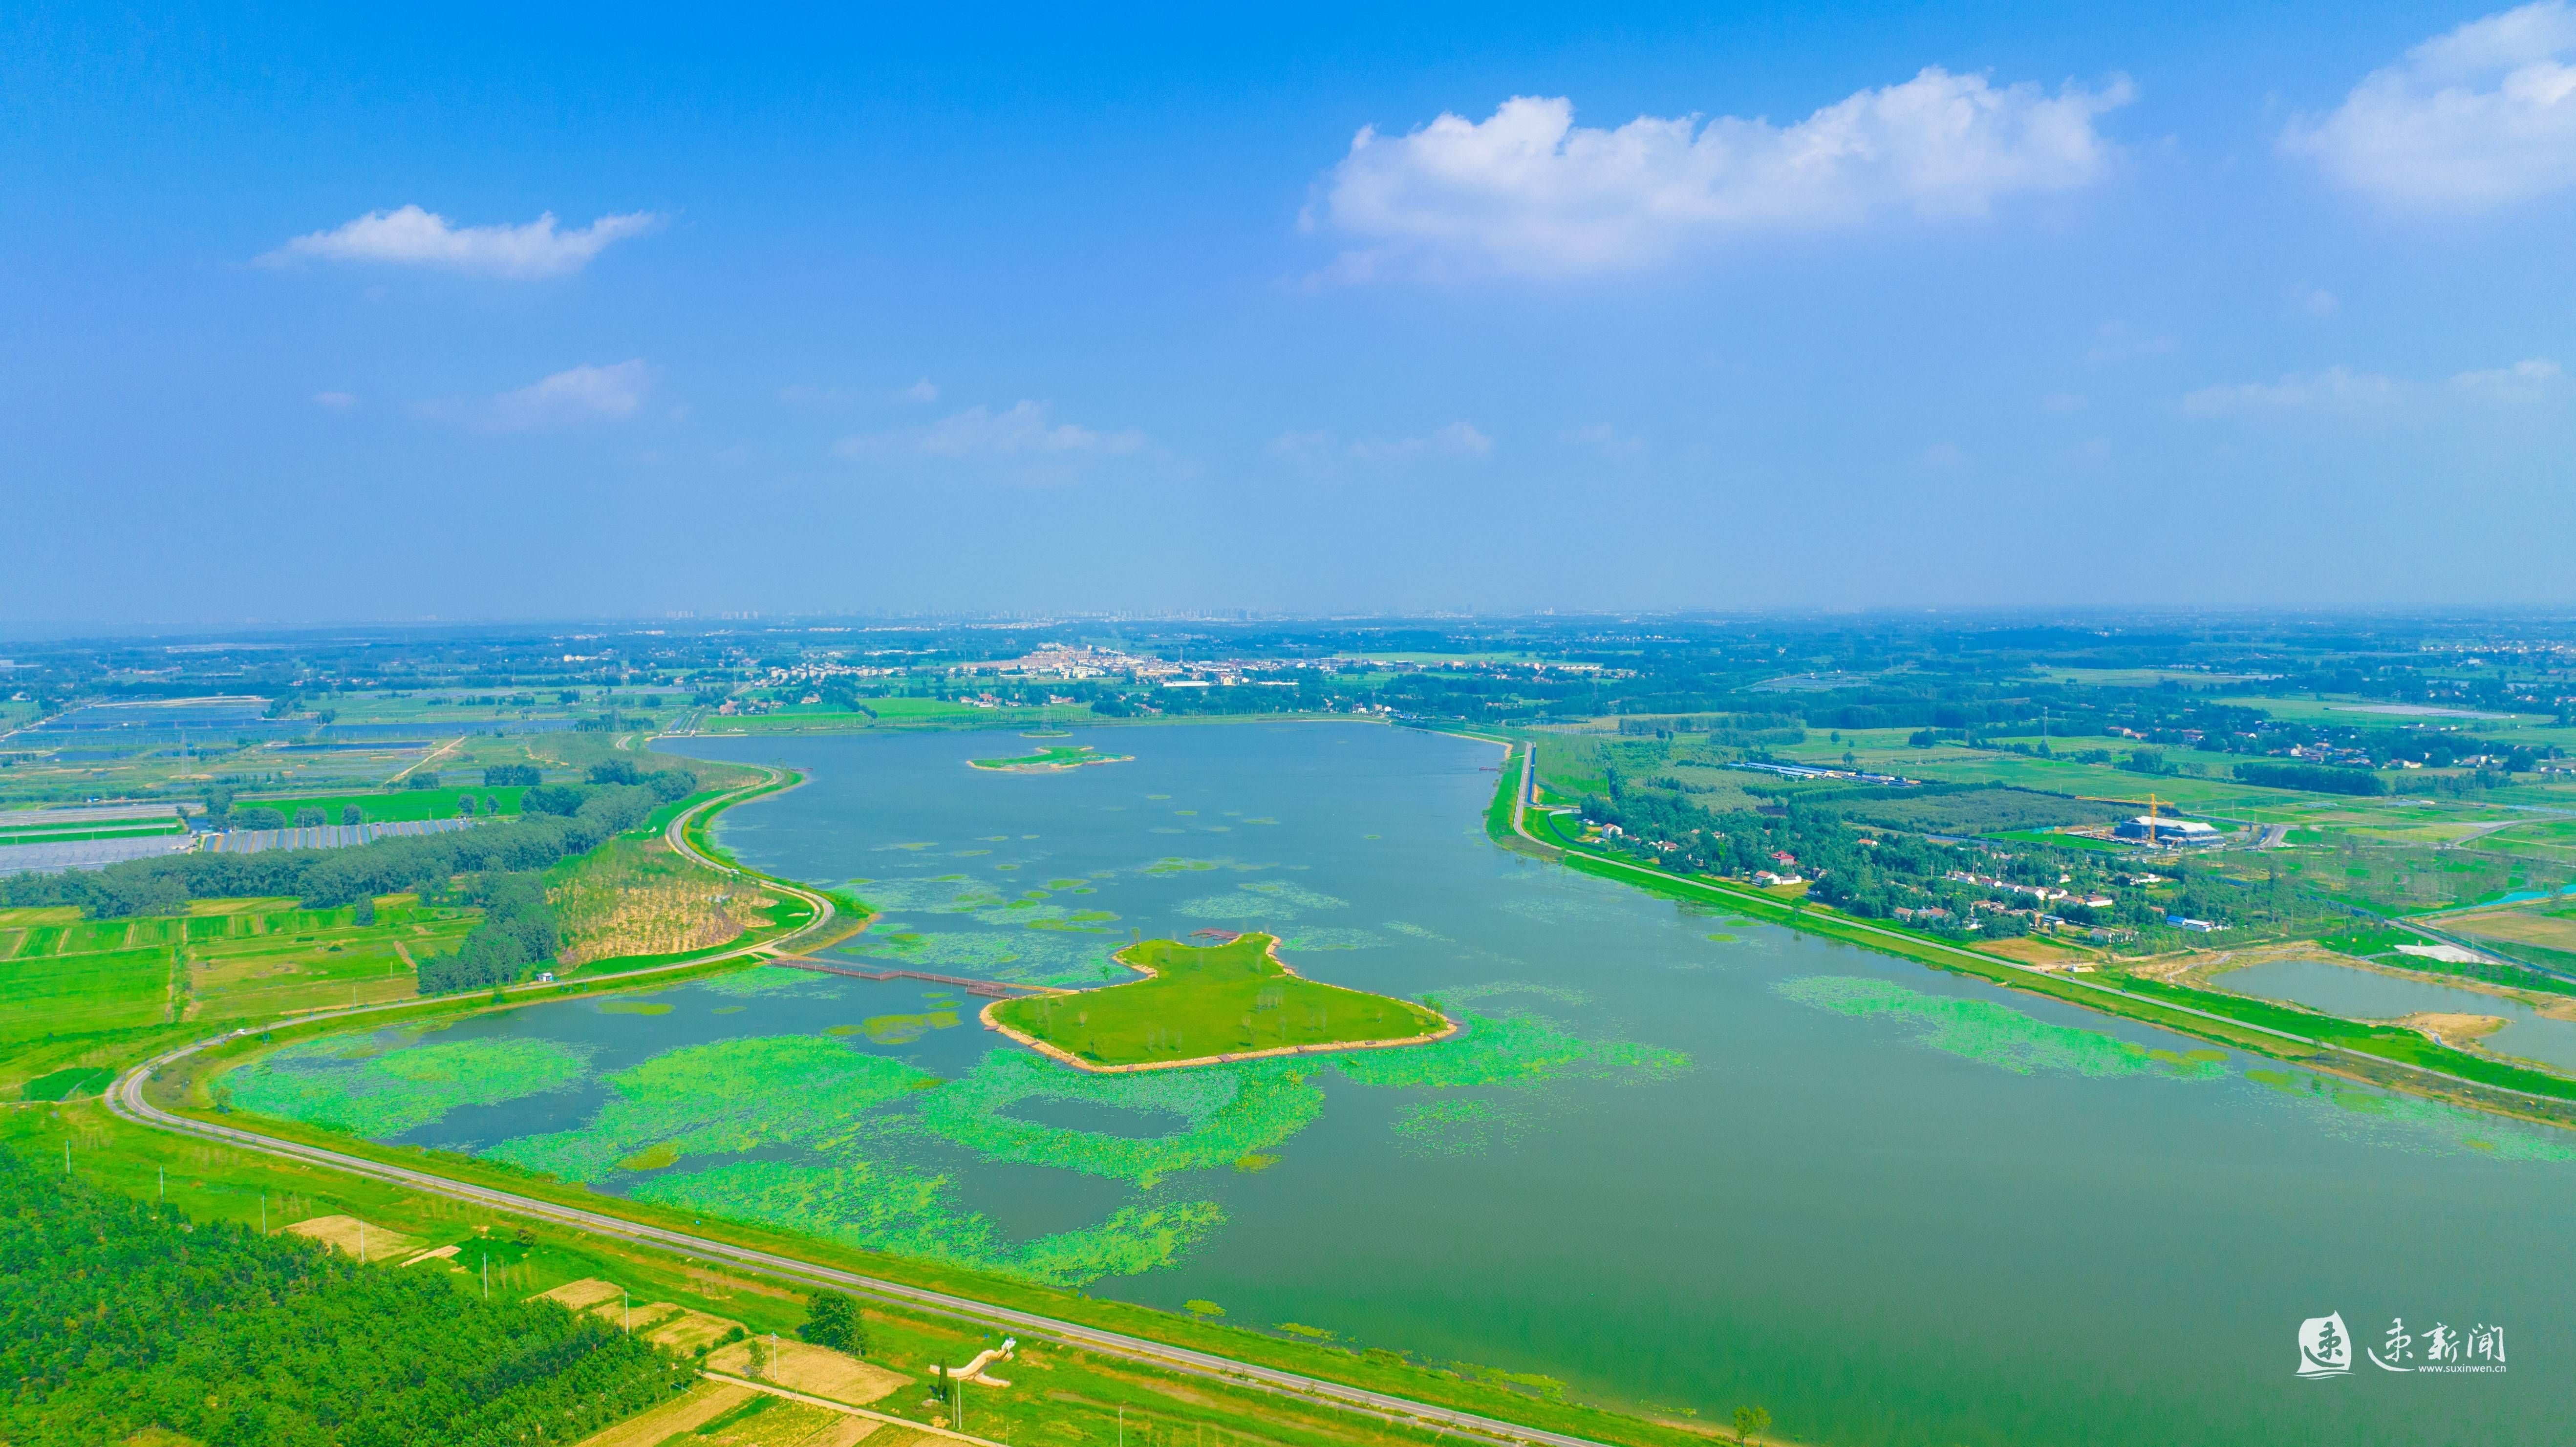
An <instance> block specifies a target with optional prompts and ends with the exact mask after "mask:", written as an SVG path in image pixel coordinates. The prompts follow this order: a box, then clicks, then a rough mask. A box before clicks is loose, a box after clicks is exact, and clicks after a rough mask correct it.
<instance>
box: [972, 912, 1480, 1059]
mask: <svg viewBox="0 0 2576 1447" xmlns="http://www.w3.org/2000/svg"><path fill="white" fill-rule="evenodd" d="M1276 943H1277V941H1276V940H1274V939H1273V938H1272V937H1271V936H1269V935H1261V934H1248V935H1243V936H1241V937H1239V938H1237V939H1235V940H1234V941H1233V942H1232V943H1230V944H1222V945H1209V946H1196V945H1185V944H1181V943H1180V942H1178V941H1176V940H1146V941H1144V942H1143V943H1141V944H1135V945H1130V946H1129V947H1127V948H1126V949H1124V950H1121V951H1119V953H1118V959H1119V960H1120V961H1121V962H1123V963H1125V964H1127V965H1129V966H1130V967H1132V968H1136V969H1142V970H1146V971H1150V972H1151V974H1150V977H1149V978H1147V979H1142V980H1136V981H1132V982H1130V983H1128V984H1124V985H1111V986H1109V987H1107V988H1105V989H1098V990H1084V991H1081V992H1078V993H1075V994H1070V995H1041V996H1037V997H1035V998H1031V999H1023V1000H1012V1001H1009V1002H1007V1003H1005V1004H1002V1005H1000V1006H998V1007H996V1008H995V1009H994V1012H993V1016H994V1018H995V1019H996V1020H998V1021H1000V1022H1001V1023H1003V1024H1005V1025H1008V1026H1010V1027H1011V1028H1012V1029H1014V1030H1018V1031H1020V1032H1022V1033H1023V1034H1026V1035H1029V1036H1031V1037H1033V1038H1035V1039H1038V1040H1042V1041H1044V1042H1046V1043H1047V1044H1049V1045H1053V1046H1055V1047H1056V1048H1057V1049H1059V1050H1063V1051H1065V1052H1066V1053H1068V1054H1071V1055H1077V1056H1080V1057H1081V1058H1082V1059H1084V1060H1088V1061H1094V1062H1097V1063H1099V1064H1102V1065H1135V1064H1144V1063H1169V1062H1175V1061H1182V1060H1194V1059H1201V1058H1205V1057H1209V1056H1215V1055H1223V1054H1230V1053H1233V1052H1237V1051H1244V1050H1276V1049H1281V1048H1283V1047H1289V1046H1301V1045H1302V1046H1316V1045H1349V1044H1357V1043H1361V1042H1365V1041H1378V1040H1412V1039H1417V1038H1427V1037H1429V1036H1433V1035H1436V1034H1438V1033H1440V1032H1441V1031H1443V1030H1445V1029H1446V1028H1447V1025H1448V1022H1447V1021H1446V1020H1444V1019H1443V1018H1442V1017H1441V1016H1440V1014H1439V1013H1438V1012H1437V1011H1433V1010H1428V1009H1425V1008H1424V1007H1422V1006H1420V1005H1416V1004H1413V1003H1411V1002H1409V1001H1405V1000H1398V999H1393V998H1391V997H1389V996H1385V995H1372V994H1370V993H1368V992H1367V991H1365V990H1348V989H1344V988H1342V987H1341V986H1339V985H1327V984H1323V983H1320V982H1318V981H1315V980H1309V979H1306V978H1304V977H1302V976H1299V975H1295V974H1291V973H1290V972H1289V971H1288V970H1287V968H1286V967H1284V966H1283V965H1281V964H1280V963H1279V961H1278V959H1277V958H1276V957H1275V956H1273V955H1272V954H1271V953H1270V951H1271V947H1272V946H1273V945H1274V944H1276Z"/></svg>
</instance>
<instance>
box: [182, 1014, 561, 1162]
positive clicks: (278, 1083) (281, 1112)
mask: <svg viewBox="0 0 2576 1447" xmlns="http://www.w3.org/2000/svg"><path fill="white" fill-rule="evenodd" d="M589 1065H590V1055H589V1052H588V1051H586V1050H583V1049H582V1048H580V1047H578V1046H574V1045H567V1044H563V1043H561V1042H559V1041H554V1040H501V1039H482V1040H446V1041H440V1042H438V1043H436V1044H430V1045H414V1046H411V1047H409V1048H407V1049H399V1048H398V1049H387V1048H385V1045H384V1042H383V1041H382V1039H381V1038H380V1037H378V1036H376V1035H374V1034H372V1033H369V1034H362V1035H328V1036H324V1037H322V1038H321V1039H318V1040H307V1041H303V1042H301V1043H299V1044H295V1045H289V1046H287V1047H286V1048H285V1049H283V1050H279V1051H277V1052H276V1053H274V1054H272V1055H270V1056H268V1057H267V1058H266V1059H264V1060H261V1061H259V1062H257V1063H256V1064H253V1065H249V1066H245V1067H244V1068H242V1069H240V1070H237V1071H235V1072H233V1073H232V1075H230V1076H229V1077H227V1078H226V1080H225V1084H226V1086H227V1087H229V1088H230V1090H231V1091H232V1102H233V1105H234V1106H235V1107H236V1108H237V1109H241V1110H250V1111H257V1112H259V1113H260V1114H262V1115H273V1116H278V1117H281V1118H283V1119H286V1120H296V1121H302V1122H304V1123H305V1124H307V1125H318V1126H326V1127H329V1128H331V1129H333V1130H345V1131H354V1132H356V1133H357V1134H359V1135H364V1136H370V1137H374V1138H377V1139H382V1138H385V1137H388V1136H398V1135H401V1134H402V1133H404V1132H405V1131H409V1130H413V1129H416V1128H418V1127H420V1126H424V1125H428V1124H429V1123H431V1122H432V1121H435V1120H437V1119H438V1118H439V1117H441V1116H443V1115H445V1114H447V1113H448V1112H449V1111H451V1110H455V1109H457V1108H458V1107H460V1106H469V1105H498V1104H500V1103H502V1102H503V1101H510V1100H517V1099H519V1098H521V1097H523V1096H530V1095H539V1094H543V1093H544V1092H546V1091H550V1090H561V1089H563V1088H565V1087H566V1086H570V1085H576V1084H579V1083H580V1081H581V1080H582V1078H583V1076H584V1074H585V1073H586V1072H587V1071H588V1069H589Z"/></svg>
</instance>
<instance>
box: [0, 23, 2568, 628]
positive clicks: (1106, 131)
mask: <svg viewBox="0 0 2576 1447" xmlns="http://www.w3.org/2000/svg"><path fill="white" fill-rule="evenodd" d="M0 118H5V121H6V131H5V134H6V139H5V140H0V159H5V163H6V168H5V175H6V176H7V186H8V194H9V198H10V202H11V204H9V205H7V206H6V207H0V307H5V308H6V314H7V316H8V319H9V325H8V326H7V327H6V329H5V334H4V335H5V339H4V340H0V379H5V394H0V395H5V401H0V449H5V455H6V456H7V457H8V458H9V459H10V460H9V462H8V464H7V476H8V478H9V485H8V486H7V488H6V489H5V499H0V500H5V504H6V516H7V517H8V519H9V531H10V534H11V538H12V543H13V546H12V547H11V548H10V549H9V550H8V552H9V557H10V566H9V567H8V568H7V569H5V570H0V633H9V632H23V631H27V630H33V631H35V632H38V633H41V632H46V631H50V630H55V629H66V628H72V629H76V628H77V627H80V626H84V625H141V624H149V625H156V626H170V627H185V626H190V625H206V626H287V625H295V624H303V623H317V622H324V621H333V620H378V621H395V620H404V619H414V620H418V619H427V618H432V617H435V618H437V619H440V620H443V621H451V622H454V621H473V620H482V619H494V620H497V619H510V618H544V619H556V620H569V619H579V618H613V619H630V620H632V619H648V620H649V619H650V618H653V617H656V616H659V615H663V614H667V613H688V614H694V615H696V618H697V620H698V621H700V622H704V621H706V620H708V619H710V618H712V617H713V616H715V615H717V614H720V613H749V612H755V611H756V612H760V613H764V614H767V615H770V616H772V617H776V616H780V615H802V616H805V617H814V616H817V615H850V616H861V615H896V614H913V615H931V614H949V615H957V614H985V615H994V614H1001V613H1008V612H1014V611H1023V612H1041V613H1045V612H1055V613H1064V614H1076V613H1090V614H1101V613H1114V612H1128V613H1135V614H1140V615H1163V616H1169V615H1176V614H1186V613H1190V612H1204V613H1209V614H1225V613H1233V612H1236V611H1238V610H1248V611H1250V612H1251V613H1252V614H1254V615H1255V616H1260V615H1265V614H1267V615H1285V616H1313V615H1317V614H1332V613H1379V614H1407V613H1411V614H1425V613H1432V612H1480V613H1487V614H1502V613H1534V612H1537V611H1539V610H1542V609H1548V608H1555V609H1559V610H1563V611H1566V612H1593V611H1601V612H1610V613H1619V612H1640V611H1644V612H1665V611H1688V610H1714V611H1750V610H1769V609H1790V610H1795V609H1806V608H1863V609H1895V608H1916V607H1939V608H1945V609H1966V610H1984V609H2011V608H2039V609H2052V608H2081V607H2095V606H2098V607H2105V608H2114V609H2118V608H2161V607H2177V606H2202V605H2208V606H2220V607H2240V606H2243V607H2257V608H2272V607H2313V608H2317V609H2321V610H2338V609H2349V608H2370V607H2406V606H2421V605H2435V604H2439V605H2457V606H2476V607H2484V606H2507V607H2522V606H2544V607H2545V606H2551V605H2558V604H2564V603H2567V602H2570V601H2576V588H2571V587H2570V585H2569V578H2570V570H2569V569H2568V568H2567V567H2566V566H2565V565H2564V563H2563V562H2562V561H2561V558H2562V555H2563V553H2564V550H2565V548H2566V545H2567V544H2568V542H2569V541H2570V540H2571V539H2570V536H2569V534H2570V525H2569V523H2568V522H2567V521H2566V518H2565V511H2564V499H2565V497H2566V495H2567V487H2566V484H2567V481H2568V478H2569V464H2568V461H2567V459H2568V458H2569V457H2571V456H2576V379H2571V378H2570V377H2569V376H2568V375H2567V369H2568V368H2569V367H2571V366H2576V333H2572V332H2571V322H2576V274H2571V269H2570V268H2569V267H2568V266H2567V264H2566V254H2567V250H2566V244H2565V237H2566V236H2567V235H2569V234H2571V231H2576V9H2571V8H2570V7H2569V6H2568V5H2566V4H2564V3H2555V0H2552V3H2541V4H2534V5H2527V6H2522V7H2519V8H2508V7H2493V6H2489V7H2478V6H2467V7H2453V8H2435V9H2426V8H2424V7H2420V6H2415V7H2398V6H2392V5H2385V4H2380V5H2364V6H2360V7H2343V6H2338V7H2334V8H2328V7H2325V6H2323V5H2315V4H2307V5H2298V6H2290V7H2266V8H2265V9H2264V10H2263V11H2262V12H2261V13H2259V14H2248V13H2244V12H2242V11H2241V10H2239V9H2235V8H2222V7H2218V6H2214V5H2202V6H2186V7H2181V8H2176V9H2168V10H2161V11H2158V12H2157V13H2156V14H2155V15H2154V16H2153V17H2152V18H2151V19H2145V20H2142V18H2141V17H2140V16H2139V15H2138V14H2137V13H2136V12H2134V11H2114V10H2109V9H2099V10H2086V11H2077V12H2050V13H2049V15H2048V16H2046V17H2045V18H2041V17H2037V16H2034V15H2033V14H2031V13H2030V12H2027V11H2025V10H2022V9H2019V8H2011V7H2004V6H1997V5H1986V6H1976V7H1943V8H1939V9H1933V8H1928V7H1927V8H1905V7H1890V6H1882V7H1873V8H1870V9H1866V10H1860V11H1849V12H1837V13H1833V14H1791V15H1781V14H1778V13H1775V12H1772V11H1767V10H1755V9H1753V8H1751V7H1747V6H1731V7H1722V8H1719V9H1716V10H1710V9H1707V8H1705V7H1692V8H1683V7H1639V8H1634V9H1630V10H1626V11H1622V12H1619V13H1617V14H1612V15H1590V14H1587V15H1584V16H1568V15H1566V14H1564V13H1562V12H1559V11H1553V10H1540V9H1537V8H1535V7H1533V8H1528V9H1517V10H1500V11H1497V10H1494V9H1492V8H1490V7H1478V8H1474V9H1470V8H1467V7H1414V8H1409V9H1407V10H1404V11H1402V12H1400V13H1395V14H1388V13H1383V12H1381V11H1378V10H1365V11H1364V10H1358V9H1349V10H1342V9H1321V10H1318V9H1314V8H1312V7H1305V8H1300V9H1299V10H1297V11H1295V12H1293V13H1290V12H1284V11H1283V12H1278V13H1267V14H1226V15H1211V14H1205V13H1195V12H1193V13H1178V12H1175V13H1171V14H1147V13H1144V12H1135V13H1130V14H1127V15H1112V14H1097V15H1089V16H1082V17H1067V16H1064V15H1060V14H1048V13H1040V12H1035V11H1031V12H1027V13H1024V14H1022V15H1019V16H1018V17H1016V18H1010V17H994V16H989V15H984V16H977V17H973V18H951V17H945V16H935V15H924V14H921V13H917V12H893V11H887V12H877V13H868V12H848V11H839V12H828V13H827V12H812V13H807V14H802V15H790V16H776V17H771V18H769V19H768V20H767V21H765V22H764V23H762V24H760V25H758V26H753V25H748V24H745V23H743V22H742V21H740V20H738V19H735V18H733V17H726V18H725V22H724V23H718V22H717V21H716V20H715V19H713V18H711V17H709V16H707V15H705V14H702V13H696V12H679V11H667V12H642V13H633V12H620V13H619V15H618V17H617V20H616V22H615V23H614V24H604V23H602V22H601V21H600V19H599V18H598V17H590V16H581V15H575V14H572V13H569V12H565V13H560V14H556V13H546V14H535V15H531V14H526V13H521V12H515V11H502V10H498V9H491V10H449V11H441V12H440V13H438V14H437V15H436V16H434V17H412V16H403V15H369V16H364V17H356V18H352V17H349V16H345V15H340V14H328V15H326V14H325V13H324V12H320V11H312V12H307V13H304V14H300V15H284V16H281V15H277V14H272V13H257V14H253V13H248V12H218V13H214V14H211V15H210V14H206V13H203V12H189V13H186V14H184V15H183V14H176V13H174V14H170V15H154V14H151V13H148V12H138V13H124V12H120V13H118V14H115V15H108V14H103V13H101V12H97V11H95V10H94V9H90V8H84V7H71V6H45V5H39V6H35V7H30V8H23V9H20V10H18V11H15V12H13V13H12V14H11V15H9V16H7V17H5V18H0Z"/></svg>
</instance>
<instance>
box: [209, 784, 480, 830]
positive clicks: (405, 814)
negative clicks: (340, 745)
mask: <svg viewBox="0 0 2576 1447" xmlns="http://www.w3.org/2000/svg"><path fill="white" fill-rule="evenodd" d="M526 792H527V790H526V789H524V788H522V787H519V786H516V785H513V786H511V787H508V788H502V789H483V788H475V787H471V786H468V787H465V788H458V789H383V790H378V791H377V792H375V793H372V794H273V795H271V794H263V795H248V794H245V795H243V796H241V797H239V798H236V799H234V800H233V807H234V808H235V809H275V810H277V811H278V812H279V813H281V814H284V815H285V816H286V820H287V822H288V823H290V824H292V823H294V822H295V811H296V810H298V809H319V810H321V811H322V813H323V816H324V817H323V822H324V823H326V824H337V823H339V822H340V811H341V810H342V809H344V808H346V807H348V806H349V805H351V804H355V805H357V806H358V810H359V812H360V813H362V814H364V815H365V816H366V820H367V822H368V823H370V824H394V823H400V822H402V821H404V820H409V819H453V818H455V817H456V813H457V810H456V800H457V798H458V796H459V795H464V794H471V795H473V796H474V812H475V814H476V815H478V816H480V815H482V814H486V813H489V812H490V811H491V802H492V801H493V800H496V799H497V800H499V801H500V804H501V812H502V813H504V814H516V813H518V812H519V796H520V795H521V794H524V793H526Z"/></svg>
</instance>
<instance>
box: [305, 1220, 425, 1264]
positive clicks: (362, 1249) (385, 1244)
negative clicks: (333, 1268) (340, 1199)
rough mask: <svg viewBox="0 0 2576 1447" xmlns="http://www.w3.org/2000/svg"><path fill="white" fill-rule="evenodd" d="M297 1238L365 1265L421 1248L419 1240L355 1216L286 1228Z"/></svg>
mask: <svg viewBox="0 0 2576 1447" xmlns="http://www.w3.org/2000/svg"><path fill="white" fill-rule="evenodd" d="M286 1229H287V1230H289V1231H292V1232H294V1233H295V1234H296V1235H298V1236H302V1237H306V1238H308V1239H310V1240H314V1241H319V1242H321V1243H322V1244H323V1245H325V1246H328V1247H330V1248H331V1249H333V1250H335V1251H338V1252H340V1253H342V1254H343V1255H348V1256H355V1257H358V1258H360V1259H361V1260H366V1261H393V1260H398V1259H401V1258H404V1257H408V1256H411V1255H414V1254H416V1253H417V1252H418V1251H419V1250H420V1248H421V1240H420V1238H419V1237H417V1236H406V1235H404V1234H403V1233H401V1232H400V1231H388V1230H386V1229H385V1228H384V1227H382V1226H379V1225H376V1224H375V1223H374V1222H371V1221H361V1220H359V1219H358V1218H357V1217H355V1216H314V1217H311V1218H309V1219H307V1220H302V1221H298V1222H296V1223H295V1224H294V1225H292V1226H289V1227H287V1228H286Z"/></svg>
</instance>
